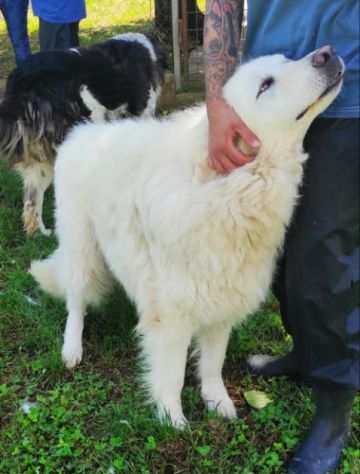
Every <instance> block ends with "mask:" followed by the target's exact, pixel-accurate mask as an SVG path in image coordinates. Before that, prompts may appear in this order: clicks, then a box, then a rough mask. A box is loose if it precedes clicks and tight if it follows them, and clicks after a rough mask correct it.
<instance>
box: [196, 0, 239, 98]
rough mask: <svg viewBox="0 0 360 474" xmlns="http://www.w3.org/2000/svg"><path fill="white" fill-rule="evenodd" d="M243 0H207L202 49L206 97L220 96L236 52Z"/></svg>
mask: <svg viewBox="0 0 360 474" xmlns="http://www.w3.org/2000/svg"><path fill="white" fill-rule="evenodd" d="M243 4H244V0H208V1H207V3H206V14H205V24H204V29H205V34H204V52H205V64H206V79H205V80H206V95H207V100H208V101H209V100H211V99H214V98H219V97H221V96H222V88H223V85H224V84H225V82H226V80H227V79H228V78H229V77H230V76H231V74H232V73H233V72H234V69H235V66H236V62H237V59H238V55H239V48H240V35H241V22H242V16H243V7H244V5H243Z"/></svg>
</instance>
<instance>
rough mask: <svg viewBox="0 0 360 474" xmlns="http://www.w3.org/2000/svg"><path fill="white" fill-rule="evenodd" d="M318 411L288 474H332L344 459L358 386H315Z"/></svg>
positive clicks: (314, 392)
mask: <svg viewBox="0 0 360 474" xmlns="http://www.w3.org/2000/svg"><path fill="white" fill-rule="evenodd" d="M313 394H314V398H315V402H316V412H315V417H314V419H313V422H312V425H311V429H310V432H309V434H308V435H307V437H306V439H305V441H304V442H303V443H302V444H301V446H300V447H299V449H298V450H297V451H296V453H295V456H294V457H293V459H292V461H291V462H290V465H289V468H288V474H330V473H333V472H335V470H336V468H337V467H338V465H339V463H340V458H341V452H342V450H343V448H344V447H345V445H346V442H347V440H348V438H349V435H350V427H351V411H352V405H353V401H354V399H355V395H356V390H353V389H347V388H342V387H341V386H339V385H334V384H333V385H327V386H326V387H325V386H322V387H320V386H316V387H314V389H313Z"/></svg>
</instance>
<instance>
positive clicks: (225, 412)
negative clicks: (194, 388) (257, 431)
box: [205, 397, 237, 419]
mask: <svg viewBox="0 0 360 474" xmlns="http://www.w3.org/2000/svg"><path fill="white" fill-rule="evenodd" d="M205 403H206V405H207V408H208V410H210V411H215V412H216V413H217V414H218V415H220V416H223V417H224V418H229V419H232V418H237V413H236V408H235V405H234V402H233V401H232V400H231V398H229V397H226V398H222V399H221V400H205Z"/></svg>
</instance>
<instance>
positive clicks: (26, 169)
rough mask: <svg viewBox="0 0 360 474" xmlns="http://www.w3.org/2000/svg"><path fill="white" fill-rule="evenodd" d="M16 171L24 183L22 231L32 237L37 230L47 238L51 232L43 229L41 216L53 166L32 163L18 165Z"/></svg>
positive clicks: (43, 163)
mask: <svg viewBox="0 0 360 474" xmlns="http://www.w3.org/2000/svg"><path fill="white" fill-rule="evenodd" d="M16 169H17V171H18V172H19V173H20V174H21V176H22V178H23V182H24V207H23V216H22V218H23V223H24V230H25V232H26V234H27V235H28V236H31V235H33V234H34V233H35V232H36V231H37V230H40V232H41V233H42V234H44V235H46V236H49V235H50V234H51V230H49V229H47V228H46V227H45V225H44V222H43V218H42V214H43V203H44V194H45V191H46V190H47V188H48V187H49V186H50V184H51V183H52V181H53V175H54V170H53V166H52V164H50V163H48V162H37V161H33V162H31V164H22V163H21V164H18V165H17V166H16Z"/></svg>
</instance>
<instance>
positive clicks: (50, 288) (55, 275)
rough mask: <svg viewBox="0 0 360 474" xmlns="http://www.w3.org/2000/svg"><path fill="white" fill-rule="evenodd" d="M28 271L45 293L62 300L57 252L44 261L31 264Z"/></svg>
mask: <svg viewBox="0 0 360 474" xmlns="http://www.w3.org/2000/svg"><path fill="white" fill-rule="evenodd" d="M29 271H30V273H31V275H32V276H33V277H34V278H35V280H36V281H37V282H38V284H39V285H40V287H41V288H42V289H43V290H44V291H45V292H46V293H49V294H50V295H52V296H55V297H57V298H64V296H65V289H64V288H63V286H62V285H61V282H60V275H59V258H58V251H56V252H54V253H53V254H52V255H51V256H50V257H48V258H47V259H45V260H34V261H33V262H31V266H30V270H29Z"/></svg>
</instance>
